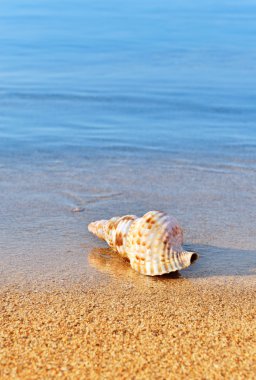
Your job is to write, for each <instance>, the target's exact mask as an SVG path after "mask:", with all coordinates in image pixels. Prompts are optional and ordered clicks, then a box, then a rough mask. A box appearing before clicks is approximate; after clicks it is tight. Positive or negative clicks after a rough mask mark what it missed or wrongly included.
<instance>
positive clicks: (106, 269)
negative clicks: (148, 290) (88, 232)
mask: <svg viewBox="0 0 256 380" xmlns="http://www.w3.org/2000/svg"><path fill="white" fill-rule="evenodd" d="M88 261H89V264H90V265H91V266H92V267H93V268H95V269H97V270H99V271H100V272H102V273H106V274H109V275H114V276H115V277H119V278H122V279H133V280H135V281H141V282H142V283H143V282H144V283H145V280H148V281H150V283H152V281H165V280H171V279H174V280H175V279H177V278H182V277H181V275H180V273H179V272H178V271H176V272H171V273H168V274H165V275H162V276H154V277H147V278H145V277H143V276H140V275H139V274H138V273H137V272H135V271H134V270H132V268H131V267H130V265H129V261H128V260H124V259H122V258H121V257H120V256H118V255H117V254H116V253H115V252H114V251H113V250H112V249H110V248H93V249H92V250H91V251H90V253H89V255H88ZM182 279H183V278H182ZM183 280H185V279H183Z"/></svg>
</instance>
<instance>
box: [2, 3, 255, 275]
mask: <svg viewBox="0 0 256 380" xmlns="http://www.w3.org/2000/svg"><path fill="white" fill-rule="evenodd" d="M255 19H256V2H254V1H250V0H245V1H223V0H219V1H210V0H204V1H203V0H202V1H201V0H196V1H193V2H192V1H189V0H187V1H182V0H179V1H178V0H176V1H168V0H158V1H152V0H147V1H146V0H140V1H135V0H130V1H128V2H123V1H115V0H108V1H105V0H104V1H103V0H99V1H92V0H91V1H87V0H72V1H67V0H61V1H59V0H36V1H34V0H22V1H21V0H2V1H1V5H0V197H1V198H0V200H1V207H0V259H1V261H3V262H4V265H1V266H0V279H4V278H6V279H9V278H11V276H12V274H14V275H15V277H16V278H17V276H18V275H19V274H20V275H21V276H24V277H25V279H27V278H28V276H30V275H32V274H34V275H36V276H37V275H38V276H39V274H40V275H43V276H46V273H48V274H49V275H50V273H52V272H51V271H54V270H55V271H59V273H60V276H63V273H70V272H72V275H73V277H74V278H76V276H77V273H78V272H79V271H80V272H81V271H86V268H88V265H89V261H90V260H89V259H88V262H87V264H88V265H86V258H89V252H90V250H91V249H92V247H94V248H95V245H97V244H99V243H98V242H97V243H96V241H95V240H94V239H93V238H92V237H91V236H90V235H89V233H88V232H87V229H86V225H87V224H88V223H89V222H90V221H92V220H95V219H102V218H108V217H112V216H114V215H124V214H127V213H129V214H136V215H142V214H143V213H145V212H147V211H149V210H152V209H159V210H163V211H166V212H168V213H170V214H173V215H174V216H176V217H177V218H178V220H179V221H180V223H181V225H182V226H184V228H185V242H186V243H188V244H191V247H192V248H191V249H195V250H197V251H198V252H199V253H200V256H201V257H202V261H200V262H201V263H202V264H198V265H197V266H195V267H194V268H195V269H192V271H195V272H192V275H193V273H196V276H197V277H200V276H205V273H206V272H207V271H208V272H210V273H212V274H214V275H218V274H219V275H223V274H226V275H230V274H232V275H233V274H239V273H240V274H241V275H244V274H245V273H246V274H247V273H251V272H250V271H251V269H252V266H253V265H252V262H253V260H255V253H256V252H255V246H256V240H255V239H256V230H255V228H256V225H255V215H256V203H255V199H256V173H255V172H256V22H255ZM74 209H81V210H83V211H84V212H81V213H79V212H78V213H76V212H73V210H74ZM218 253H219V255H218V260H217V261H216V259H215V258H216V255H217V254H218ZM204 258H205V260H204ZM207 260H208V261H207ZM209 262H210V263H212V264H211V265H210V266H209V264H208V263H209ZM200 265H201V266H200ZM200 268H201V269H200ZM213 268H214V270H213ZM227 268H232V270H231V271H227ZM208 272H207V273H208ZM36 273H37V274H36Z"/></svg>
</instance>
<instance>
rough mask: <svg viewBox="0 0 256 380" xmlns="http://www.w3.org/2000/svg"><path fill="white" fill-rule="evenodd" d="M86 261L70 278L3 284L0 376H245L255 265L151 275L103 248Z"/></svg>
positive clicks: (254, 349)
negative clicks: (211, 272) (236, 270)
mask: <svg viewBox="0 0 256 380" xmlns="http://www.w3.org/2000/svg"><path fill="white" fill-rule="evenodd" d="M89 262H90V264H91V266H92V268H94V269H92V277H88V276H87V277H86V278H81V279H79V281H77V282H74V281H73V283H72V284H71V283H70V281H67V280H66V281H60V280H59V281H55V282H50V281H48V282H45V283H43V284H42V282H39V283H37V285H35V282H32V283H26V285H24V284H23V285H22V284H21V283H20V284H19V285H18V284H16V285H12V286H11V285H6V286H3V287H2V290H1V293H0V300H1V301H0V302H1V306H0V307H1V311H2V312H1V322H0V326H1V342H2V343H1V354H0V363H1V364H0V374H1V379H17V378H19V379H38V378H49V379H51V378H52V379H55V378H64V379H65V378H66V379H73V378H74V379H81V378H83V379H102V378H104V379H113V376H114V378H118V379H126V378H127V379H135V378H136V379H167V378H168V379H177V378H181V379H187V378H190V379H218V378H225V379H230V378H233V379H245V378H246V379H252V378H253V377H254V375H255V370H256V368H255V359H256V337H255V328H256V322H255V313H256V304H255V290H256V282H255V279H256V276H255V272H253V271H251V272H250V274H248V275H247V276H236V275H234V274H233V275H228V276H226V275H223V276H208V275H206V276H205V277H202V278H198V277H197V276H196V271H197V270H199V272H201V273H202V267H201V269H200V266H199V267H198V268H196V265H197V262H196V263H195V264H193V266H191V267H190V268H189V269H187V270H185V271H183V272H181V273H173V274H169V275H164V276H162V277H154V278H150V277H144V276H142V275H139V274H137V273H136V272H134V271H133V270H132V269H130V267H129V264H128V263H127V262H124V261H123V260H122V259H120V258H119V257H117V256H116V255H115V254H112V253H111V251H110V250H109V249H104V248H102V249H94V250H92V251H91V253H90V255H89ZM198 263H199V262H198ZM97 275H100V276H101V281H99V278H97Z"/></svg>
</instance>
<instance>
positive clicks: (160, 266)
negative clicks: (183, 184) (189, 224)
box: [88, 211, 198, 276]
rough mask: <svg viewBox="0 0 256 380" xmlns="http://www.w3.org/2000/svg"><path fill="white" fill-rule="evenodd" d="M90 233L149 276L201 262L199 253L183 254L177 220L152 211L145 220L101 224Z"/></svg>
mask: <svg viewBox="0 0 256 380" xmlns="http://www.w3.org/2000/svg"><path fill="white" fill-rule="evenodd" d="M88 229H89V231H90V232H92V233H93V234H95V235H96V236H98V237H99V238H100V239H103V240H105V241H106V242H107V243H108V245H109V246H110V247H111V248H112V249H114V250H115V251H117V252H118V253H119V254H120V255H121V256H123V257H127V258H128V259H129V260H130V264H131V267H132V268H133V269H135V270H136V271H137V272H139V273H142V274H145V275H149V276H156V275H161V274H164V273H169V272H173V271H176V270H180V269H184V268H187V267H188V266H189V265H190V264H191V263H192V262H193V261H195V260H196V259H197V258H198V255H197V254H196V253H195V252H189V251H184V250H183V248H182V244H183V231H182V229H181V227H180V226H179V224H178V222H177V221H176V219H175V218H173V217H171V216H169V215H167V214H165V213H163V212H160V211H149V212H148V213H146V214H145V215H144V216H142V217H141V218H138V217H136V216H135V215H125V216H122V217H114V218H111V219H109V220H100V221H97V222H92V223H90V224H89V226H88Z"/></svg>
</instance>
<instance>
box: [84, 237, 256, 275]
mask: <svg viewBox="0 0 256 380" xmlns="http://www.w3.org/2000/svg"><path fill="white" fill-rule="evenodd" d="M184 247H185V248H186V249H188V250H191V251H195V252H197V253H198V254H199V259H198V260H197V261H196V262H195V263H193V264H192V265H191V266H190V267H189V268H187V269H184V270H182V271H181V272H178V271H176V272H171V273H168V274H164V275H162V276H154V277H150V276H143V275H140V274H139V273H137V272H136V271H134V270H133V269H132V268H131V267H130V264H129V261H128V260H125V259H123V258H122V257H120V256H119V255H118V254H116V253H115V252H113V251H112V250H111V249H110V248H93V249H92V250H91V251H90V253H89V255H88V261H89V264H90V265H91V266H92V267H93V268H95V269H97V270H99V271H100V272H104V273H107V274H109V275H114V276H116V277H122V278H124V277H125V278H127V279H128V278H129V279H136V280H138V278H141V279H142V278H143V280H144V281H145V278H147V279H148V280H150V281H161V282H162V281H170V280H177V279H182V280H186V279H192V278H207V277H214V276H217V277H218V276H253V275H256V251H253V250H241V249H233V248H222V247H216V246H210V245H205V244H201V245H199V244H193V245H192V244H191V245H189V246H184Z"/></svg>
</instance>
